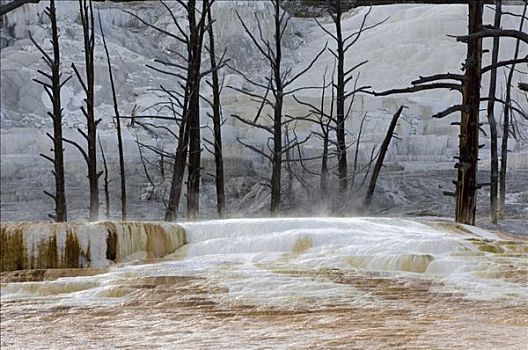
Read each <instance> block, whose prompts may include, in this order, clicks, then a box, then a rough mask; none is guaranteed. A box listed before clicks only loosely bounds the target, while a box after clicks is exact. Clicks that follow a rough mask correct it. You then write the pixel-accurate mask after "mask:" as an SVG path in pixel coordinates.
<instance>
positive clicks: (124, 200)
mask: <svg viewBox="0 0 528 350" xmlns="http://www.w3.org/2000/svg"><path fill="white" fill-rule="evenodd" d="M98 15H99V28H100V29H101V37H102V39H103V45H104V49H105V53H106V61H107V64H108V76H109V78H110V86H111V88H112V101H113V103H114V113H115V125H116V132H117V148H118V151H119V177H120V180H121V181H120V184H121V220H123V221H124V220H126V218H127V191H126V176H125V155H124V151H123V139H122V136H121V117H120V116H119V104H118V102H117V93H116V88H115V84H114V75H113V73H112V63H111V61H110V54H109V52H108V46H107V45H106V38H105V34H104V30H103V24H102V23H101V14H100V13H98ZM103 160H104V159H103ZM105 174H106V169H105ZM105 177H106V175H105ZM105 183H106V180H105ZM105 193H106V192H105Z"/></svg>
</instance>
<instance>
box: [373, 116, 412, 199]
mask: <svg viewBox="0 0 528 350" xmlns="http://www.w3.org/2000/svg"><path fill="white" fill-rule="evenodd" d="M404 108H405V107H404V106H401V107H400V109H398V111H397V112H396V113H395V114H394V116H393V117H392V120H391V123H390V125H389V130H387V134H386V135H385V139H384V140H383V143H382V144H381V148H380V153H379V156H378V160H377V161H376V165H375V166H374V170H373V171H372V176H371V177H370V183H369V186H368V190H367V194H366V196H365V201H364V205H365V206H369V205H370V202H371V200H372V195H373V194H374V190H375V188H376V182H377V181H378V176H379V173H380V171H381V167H382V166H383V161H384V160H385V154H386V153H387V149H388V148H389V145H390V142H391V140H392V135H393V134H394V129H396V125H397V124H398V119H399V118H400V115H401V114H402V111H403V109H404Z"/></svg>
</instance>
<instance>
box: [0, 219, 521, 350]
mask: <svg viewBox="0 0 528 350" xmlns="http://www.w3.org/2000/svg"><path fill="white" fill-rule="evenodd" d="M183 226H184V228H185V230H186V232H187V241H188V242H189V243H188V244H187V245H185V246H183V247H182V248H181V249H179V250H178V251H176V252H175V253H174V254H172V255H170V256H167V257H165V258H164V259H161V260H155V261H154V260H152V261H146V262H145V261H142V262H139V261H138V262H131V263H127V264H122V265H114V266H112V267H110V268H105V269H94V270H89V269H87V270H83V276H74V275H75V270H73V271H72V270H47V271H44V272H42V271H41V272H39V273H36V272H35V271H32V272H27V274H24V273H23V272H19V273H17V274H14V273H11V275H6V276H7V277H6V276H4V277H5V278H4V280H3V284H2V304H1V306H2V309H1V332H2V334H1V335H2V336H1V346H2V349H9V348H20V349H38V348H76V349H102V348H105V349H106V348H154V349H156V348H165V349H174V348H178V349H180V348H181V349H186V348H199V349H206V348H213V349H216V348H218V349H263V348H301V349H302V348H306V349H314V348H343V349H382V348H390V349H392V348H408V349H434V348H436V349H520V348H522V347H523V346H524V344H525V342H526V340H527V339H528V259H527V258H528V241H526V240H525V239H523V238H520V237H513V236H509V235H506V234H500V235H499V234H494V233H490V232H487V231H484V230H478V229H469V228H467V227H463V226H455V225H453V224H447V223H436V224H435V223H429V224H424V223H418V222H415V221H410V220H402V219H382V218H372V219H366V218H347V219H334V218H310V219H251V220H250V219H240V220H225V221H207V222H200V223H189V224H184V225H183ZM9 276H11V277H9ZM10 278H11V279H10ZM14 281H18V282H16V283H15V282H14Z"/></svg>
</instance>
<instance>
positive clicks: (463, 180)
mask: <svg viewBox="0 0 528 350" xmlns="http://www.w3.org/2000/svg"><path fill="white" fill-rule="evenodd" d="M468 9H469V35H471V34H473V33H477V32H479V31H480V30H481V29H482V12H483V4H482V1H481V0H475V1H470V2H469V4H468ZM467 52H468V54H467V59H466V64H465V70H466V71H465V81H464V84H463V105H464V106H465V107H466V110H464V111H462V118H461V122H460V143H459V151H460V155H459V158H460V159H459V163H458V166H457V168H458V179H457V190H456V209H455V220H456V222H458V223H462V224H469V225H474V224H475V214H476V210H477V166H478V151H479V110H480V81H481V65H482V39H480V38H478V37H471V38H469V40H468V50H467Z"/></svg>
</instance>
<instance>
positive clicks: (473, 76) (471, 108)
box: [374, 0, 528, 225]
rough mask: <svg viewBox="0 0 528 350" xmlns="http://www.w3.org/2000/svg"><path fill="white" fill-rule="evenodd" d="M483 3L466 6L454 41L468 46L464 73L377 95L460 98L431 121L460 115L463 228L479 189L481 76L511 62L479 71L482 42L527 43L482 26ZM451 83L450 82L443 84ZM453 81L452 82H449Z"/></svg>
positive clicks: (458, 216)
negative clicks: (438, 92)
mask: <svg viewBox="0 0 528 350" xmlns="http://www.w3.org/2000/svg"><path fill="white" fill-rule="evenodd" d="M483 3H484V2H483V1H482V0H475V1H470V2H469V3H468V11H469V25H468V28H469V30H468V34H467V35H463V36H459V37H457V41H460V42H464V43H465V44H466V45H467V57H466V61H465V63H464V65H463V69H464V71H465V73H464V74H463V75H460V74H451V73H446V74H436V75H432V76H427V77H420V79H418V80H416V81H414V82H412V84H413V86H412V87H410V88H405V89H394V90H388V91H384V92H380V93H374V95H376V96H386V95H390V94H398V93H412V92H417V91H425V90H434V89H448V90H452V91H459V92H460V93H461V95H462V104H460V105H455V106H451V107H449V108H447V109H446V110H444V111H442V112H440V113H437V114H436V115H434V116H433V117H435V118H443V117H445V116H447V115H449V114H452V113H455V112H461V121H460V123H455V124H456V125H460V142H459V157H458V163H457V164H456V168H457V169H458V179H457V181H456V186H457V187H456V192H455V197H456V209H455V220H456V221H457V222H460V223H464V224H471V225H473V224H474V223H475V213H476V208H477V206H476V193H477V189H478V188H479V187H480V185H479V184H478V183H477V165H478V151H479V140H478V139H479V129H480V124H479V111H480V102H481V100H483V99H481V96H480V83H481V76H482V74H483V73H485V72H488V71H490V70H491V67H492V66H494V67H502V66H505V65H509V64H511V63H512V61H501V62H497V64H496V65H492V66H487V67H482V39H483V38H488V37H491V38H492V37H513V38H517V39H519V40H523V41H527V42H528V34H525V33H522V32H521V31H515V30H503V29H495V28H490V27H485V26H483V23H482V14H483ZM445 80H450V81H451V82H444V81H445ZM452 81H454V82H452Z"/></svg>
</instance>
